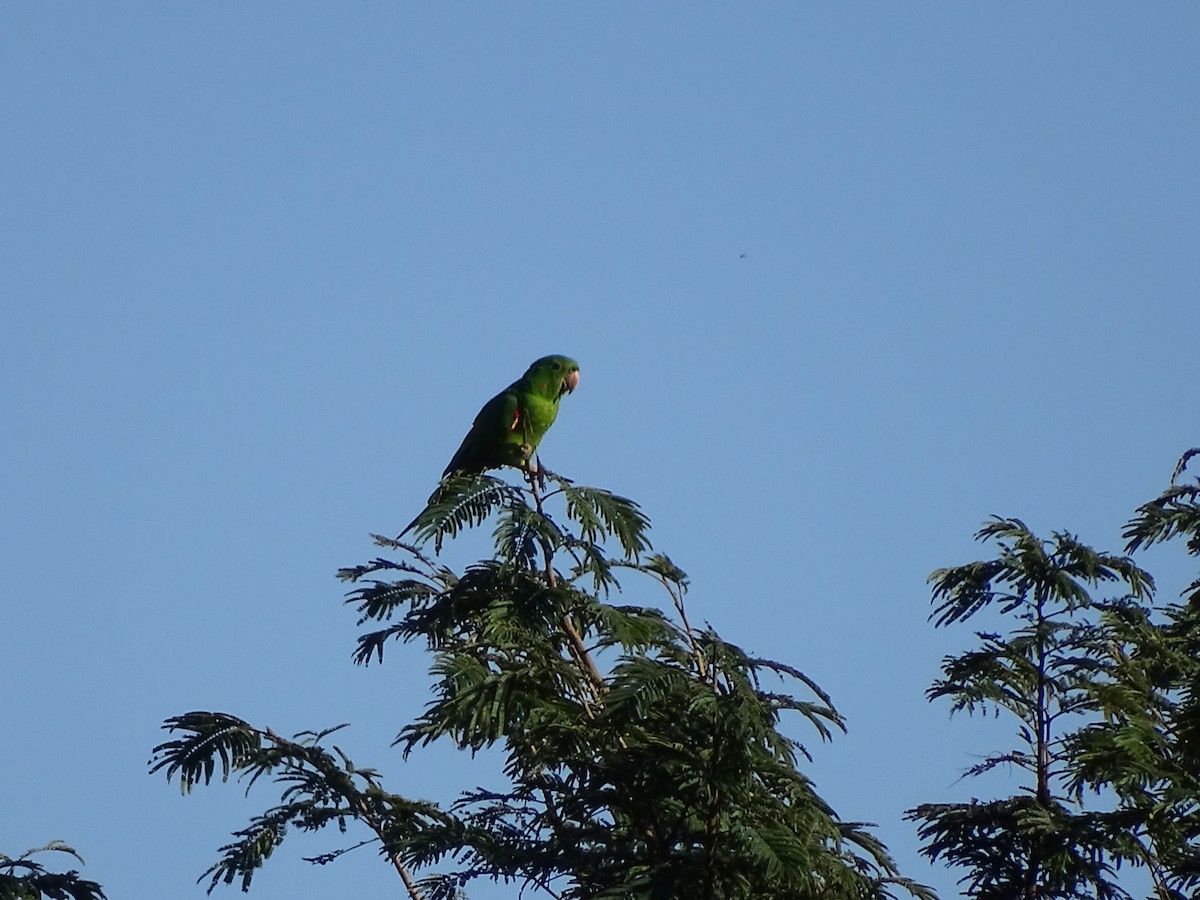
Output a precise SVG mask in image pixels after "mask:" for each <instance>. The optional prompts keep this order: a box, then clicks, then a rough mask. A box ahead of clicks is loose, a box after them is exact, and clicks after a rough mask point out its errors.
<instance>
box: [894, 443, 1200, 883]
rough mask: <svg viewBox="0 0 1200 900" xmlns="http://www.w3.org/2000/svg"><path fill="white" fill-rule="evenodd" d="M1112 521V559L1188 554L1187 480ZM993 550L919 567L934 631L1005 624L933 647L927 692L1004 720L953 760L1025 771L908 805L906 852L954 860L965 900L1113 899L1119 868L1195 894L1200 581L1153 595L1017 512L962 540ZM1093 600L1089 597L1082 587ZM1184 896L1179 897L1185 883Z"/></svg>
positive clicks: (1194, 545) (1198, 870)
mask: <svg viewBox="0 0 1200 900" xmlns="http://www.w3.org/2000/svg"><path fill="white" fill-rule="evenodd" d="M1196 453H1197V451H1189V452H1188V453H1187V454H1185V456H1184V457H1183V458H1182V459H1181V460H1180V464H1179V466H1178V467H1177V468H1176V470H1175V474H1174V476H1173V477H1172V480H1171V485H1170V487H1169V488H1168V489H1167V490H1166V491H1165V492H1164V493H1163V494H1162V495H1161V496H1159V497H1158V498H1156V499H1155V500H1153V501H1151V502H1150V503H1147V504H1144V505H1143V506H1142V507H1140V508H1139V510H1138V511H1137V513H1136V515H1135V517H1134V519H1133V520H1132V521H1131V522H1130V523H1129V525H1128V526H1127V527H1126V532H1125V537H1126V539H1127V541H1128V544H1127V547H1126V552H1134V551H1136V550H1138V549H1140V548H1142V547H1145V546H1148V545H1150V544H1153V543H1156V542H1158V541H1164V540H1170V539H1172V538H1174V537H1177V536H1185V537H1186V538H1187V539H1188V544H1187V546H1188V552H1189V553H1191V554H1193V555H1196V554H1200V537H1198V536H1200V507H1198V505H1197V499H1198V497H1200V486H1198V485H1183V484H1179V483H1177V482H1178V479H1179V477H1180V475H1181V474H1182V472H1183V471H1184V468H1185V467H1186V464H1187V461H1188V459H1189V458H1191V457H1192V456H1194V455H1196ZM978 537H979V538H980V539H981V540H987V541H991V542H993V543H994V544H995V545H996V547H997V549H998V552H997V554H996V556H995V557H994V558H993V559H989V560H985V561H981V562H974V563H969V564H967V565H963V566H958V567H955V568H951V569H941V570H938V571H937V572H935V573H934V574H933V575H932V576H931V577H930V580H931V581H932V582H933V585H934V589H933V601H934V603H935V610H934V613H933V615H932V616H931V618H933V619H934V621H935V623H936V624H937V625H938V626H943V625H948V624H951V623H955V622H960V621H965V620H966V619H969V618H971V617H973V616H975V615H976V614H978V613H979V612H981V611H983V610H985V609H992V610H995V611H996V612H997V613H998V614H999V615H1000V616H1002V617H1005V618H1006V619H1008V620H1010V621H1012V623H1013V625H1012V628H1011V629H1010V630H1008V631H1007V632H1006V633H1004V634H995V633H990V632H977V634H976V637H977V639H978V641H979V645H978V647H977V649H974V650H971V651H968V652H965V653H962V654H960V655H958V656H951V657H947V658H946V659H945V660H944V661H943V664H942V676H943V677H942V678H940V679H939V680H938V681H936V682H935V683H934V684H933V686H932V687H931V688H930V690H929V692H928V693H929V696H930V698H931V699H932V698H939V697H947V698H949V699H950V700H951V701H952V706H951V710H952V712H959V711H964V710H965V711H967V712H968V713H973V712H976V711H978V712H987V713H996V714H999V713H1004V714H1007V715H1009V716H1011V717H1013V718H1015V720H1016V722H1017V726H1018V727H1017V737H1018V740H1019V743H1018V746H1016V747H1015V748H1013V749H1010V750H1007V751H1004V752H1001V753H996V754H994V755H992V756H989V757H987V758H986V759H984V760H983V761H982V762H981V763H979V764H977V765H975V766H973V767H972V768H971V769H969V770H968V773H967V774H968V775H972V776H974V775H979V774H982V773H984V772H987V771H990V770H991V769H993V768H995V767H997V766H1001V765H1003V766H1012V767H1015V768H1016V769H1018V770H1020V771H1023V772H1025V773H1027V775H1028V776H1029V778H1030V781H1029V783H1027V784H1025V785H1023V786H1022V788H1021V791H1020V793H1019V794H1017V795H1016V796H1012V797H1008V798H1001V799H997V800H994V801H979V800H972V801H971V802H970V803H948V804H925V805H922V806H919V807H917V808H915V809H913V810H910V811H909V813H908V817H909V818H910V819H913V820H915V821H917V822H918V823H920V824H919V829H918V831H919V835H920V837H921V839H922V840H923V841H924V846H923V850H922V852H923V853H925V854H926V855H928V856H929V857H930V858H931V859H943V860H945V861H947V862H949V863H950V864H951V865H954V866H958V867H962V868H965V869H966V870H967V874H966V875H965V876H964V877H963V878H962V881H961V883H963V884H964V885H965V888H966V891H967V894H968V896H970V897H975V898H987V900H992V898H996V900H1000V898H1005V900H1008V898H1034V897H1037V898H1043V900H1045V898H1076V897H1078V898H1101V900H1104V898H1125V897H1130V896H1131V894H1130V893H1129V892H1128V890H1126V889H1125V888H1124V887H1122V886H1121V885H1120V884H1119V883H1118V881H1117V878H1116V876H1117V873H1118V870H1119V869H1120V868H1121V866H1123V865H1129V866H1137V867H1141V868H1144V869H1145V870H1146V871H1147V872H1148V873H1149V875H1150V877H1151V881H1152V884H1153V886H1154V887H1153V889H1154V892H1155V893H1154V896H1155V897H1156V898H1159V900H1187V898H1188V897H1189V896H1190V897H1192V898H1193V900H1195V898H1196V897H1197V896H1200V892H1197V890H1196V889H1197V887H1198V886H1200V843H1198V839H1200V774H1198V773H1200V766H1198V765H1197V763H1198V762H1200V753H1198V752H1197V749H1198V748H1200V703H1198V701H1200V627H1198V625H1200V616H1198V612H1200V611H1198V610H1197V606H1198V603H1197V600H1198V595H1197V591H1198V590H1200V579H1198V580H1197V581H1195V582H1193V583H1192V584H1191V585H1189V587H1188V588H1187V590H1186V591H1185V595H1186V596H1187V597H1188V600H1189V602H1188V603H1187V605H1185V606H1178V605H1170V606H1167V607H1165V608H1159V607H1155V606H1153V605H1151V604H1152V601H1153V592H1154V582H1153V580H1152V579H1151V577H1150V575H1149V574H1148V573H1147V572H1145V571H1144V570H1143V569H1141V568H1140V567H1138V566H1137V565H1135V564H1134V562H1133V561H1132V559H1131V558H1130V557H1128V556H1119V555H1112V554H1103V553H1097V552H1095V551H1093V550H1091V549H1090V548H1088V547H1086V546H1084V545H1083V544H1081V543H1080V542H1079V541H1078V540H1077V539H1076V538H1075V537H1074V536H1072V535H1070V534H1067V533H1065V532H1058V533H1055V534H1053V535H1052V536H1051V538H1050V539H1049V540H1042V539H1040V538H1038V537H1037V536H1036V535H1034V534H1033V533H1032V532H1030V530H1029V529H1028V528H1027V527H1026V526H1025V525H1024V524H1023V523H1022V522H1020V521H1019V520H1016V519H993V520H992V521H990V522H989V523H988V524H986V525H985V526H984V528H983V529H982V530H981V531H980V532H979V534H978ZM1102 587H1104V588H1108V589H1109V591H1110V596H1108V597H1106V598H1098V597H1095V596H1094V593H1095V591H1096V590H1097V589H1099V588H1102ZM1188 892H1191V893H1188Z"/></svg>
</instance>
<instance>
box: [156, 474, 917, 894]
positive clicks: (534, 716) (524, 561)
mask: <svg viewBox="0 0 1200 900" xmlns="http://www.w3.org/2000/svg"><path fill="white" fill-rule="evenodd" d="M550 482H551V488H550V490H549V492H548V493H545V492H544V490H543V489H539V488H538V486H536V485H532V486H531V487H530V488H528V489H521V488H517V487H513V486H512V485H509V484H507V483H505V482H504V481H502V480H501V479H499V478H495V477H493V476H488V475H480V476H474V477H464V476H450V477H448V478H447V479H445V480H444V481H443V482H442V484H441V485H440V486H439V489H438V491H436V492H435V494H434V496H433V498H431V501H430V503H429V505H428V506H427V508H426V509H425V510H424V511H423V512H422V513H421V515H419V516H418V517H417V519H416V520H415V521H414V522H413V525H412V527H413V528H415V531H414V536H415V539H416V541H417V543H405V542H403V541H401V540H399V539H391V538H385V537H382V536H378V535H377V536H375V541H376V544H377V545H378V546H379V547H380V548H382V549H383V551H384V552H385V553H386V554H387V556H381V557H378V558H376V559H374V560H372V561H371V562H369V563H366V564H363V565H360V566H355V567H352V568H347V569H343V570H342V571H341V572H340V573H339V574H340V575H341V577H342V578H344V579H346V580H347V581H349V582H351V583H352V584H354V585H355V586H354V588H353V589H352V590H351V592H350V594H349V597H348V601H347V602H348V603H349V604H350V605H351V606H352V607H353V608H354V609H355V611H356V612H357V614H358V616H359V620H358V621H359V624H360V625H363V626H366V627H367V630H366V631H365V632H364V633H363V634H362V635H360V637H359V639H358V645H357V648H356V649H355V651H354V654H353V656H354V660H355V661H356V662H358V663H360V664H363V665H367V664H369V663H372V662H374V663H382V662H384V660H385V658H386V657H387V655H388V654H389V653H391V652H392V651H391V649H389V648H390V647H391V646H392V645H393V644H395V643H406V642H414V641H415V642H419V643H422V644H423V645H424V647H425V649H426V650H427V651H428V652H429V653H430V654H431V656H432V665H431V668H432V672H433V674H434V675H435V684H434V693H433V698H432V699H431V701H430V703H429V704H428V705H427V707H426V708H425V711H424V712H423V713H422V714H421V715H420V716H419V717H417V718H416V719H415V720H414V721H411V722H408V723H406V724H403V725H402V726H401V727H400V729H399V734H398V736H397V743H398V744H399V746H400V747H401V748H402V749H403V752H404V754H405V756H406V757H407V756H408V755H409V754H410V753H412V752H413V751H414V750H415V749H417V748H419V747H422V746H424V745H427V744H431V743H435V742H444V741H448V742H450V744H451V745H453V746H454V747H457V748H458V749H462V750H470V751H474V750H478V749H481V748H486V747H497V748H500V749H501V750H502V752H503V754H504V758H505V769H504V771H505V775H506V779H507V780H506V781H505V783H503V784H500V785H495V786H492V787H490V788H479V789H475V790H471V791H466V792H464V793H463V794H462V795H461V797H460V799H459V800H458V801H457V802H456V803H454V804H452V805H451V806H450V807H449V808H444V809H443V808H439V807H437V806H434V805H433V804H429V803H423V802H418V801H414V800H412V799H408V798H405V797H402V796H400V795H397V794H392V793H390V792H388V791H386V790H385V789H384V788H383V786H382V783H381V779H380V777H379V775H378V774H377V773H376V772H375V771H373V770H370V769H360V768H357V767H355V766H354V765H353V764H352V763H351V761H350V759H349V757H348V756H347V755H346V753H345V752H343V751H342V750H341V749H340V748H339V747H337V746H330V747H329V748H328V749H327V748H326V746H325V744H326V743H327V739H328V738H329V736H330V735H331V734H332V733H333V732H334V731H336V730H337V729H328V730H326V731H324V732H320V733H316V734H313V733H309V734H306V735H301V736H299V737H298V738H297V739H285V738H283V737H281V736H280V735H278V734H276V733H275V732H273V731H271V730H270V729H263V728H257V727H254V726H251V725H250V724H248V723H247V722H244V721H242V720H241V719H238V718H235V717H233V716H229V715H226V714H223V713H205V712H195V713H187V714H185V715H182V716H176V717H174V718H172V719H169V720H168V721H167V722H166V724H165V725H164V727H165V728H166V729H167V730H168V731H170V732H171V733H172V734H173V735H175V737H173V739H171V740H168V741H166V742H164V743H162V744H160V745H159V746H158V747H156V748H155V751H154V758H153V759H152V760H151V766H152V769H153V770H155V771H163V772H164V773H165V774H166V775H167V777H168V778H175V779H178V781H179V784H180V786H181V788H182V789H183V790H184V791H185V792H187V791H190V790H191V789H192V788H194V787H195V786H196V785H198V784H200V783H208V782H209V781H210V780H211V779H212V778H213V777H215V776H216V775H217V774H218V773H219V774H220V777H222V778H223V779H224V778H229V777H230V776H232V775H237V776H239V777H245V778H248V779H249V781H250V783H251V784H253V783H254V782H255V781H257V780H259V779H260V778H263V777H264V776H266V777H268V778H270V779H273V780H274V781H275V782H276V783H277V784H279V785H280V786H281V788H282V790H281V796H280V803H279V804H278V805H276V806H273V807H270V808H269V809H267V810H266V811H265V812H264V813H262V814H261V815H259V816H256V817H254V818H253V819H252V820H251V822H250V823H249V825H248V826H247V827H246V828H244V829H241V830H239V831H237V832H235V833H234V836H233V841H232V842H231V843H229V844H227V845H226V846H224V847H222V848H221V850H220V853H221V857H220V859H219V861H218V862H217V863H215V864H214V865H213V866H212V868H210V869H209V871H208V872H207V873H205V876H202V878H203V877H208V878H209V889H210V890H211V889H212V888H213V887H215V886H216V885H217V884H219V883H222V882H224V883H232V882H234V881H238V882H239V883H240V885H241V886H242V887H243V888H246V887H248V886H249V885H250V883H251V880H252V878H253V875H254V873H255V872H256V871H257V870H258V868H259V867H261V866H262V865H263V864H264V862H265V861H266V860H267V859H268V858H269V857H270V856H271V854H272V853H273V852H274V850H275V849H276V848H277V847H278V846H279V844H280V843H281V842H282V841H283V839H284V837H285V835H286V833H287V829H288V828H300V829H302V830H318V829H322V828H324V827H325V826H327V825H329V824H331V823H336V825H337V826H338V827H339V828H344V827H346V825H347V823H349V822H351V821H354V822H357V823H359V824H360V825H362V826H365V828H366V832H367V833H366V837H365V840H363V841H361V842H359V843H356V844H352V845H351V846H349V847H346V848H343V849H334V850H332V851H330V852H329V853H327V854H324V855H322V856H320V857H317V858H315V860H314V861H317V862H322V863H323V862H328V861H330V860H332V859H333V858H335V857H337V856H339V855H340V854H341V853H343V852H345V850H346V849H353V847H355V846H360V845H362V844H365V843H370V844H373V845H374V846H376V847H377V848H378V849H379V850H380V852H381V853H382V854H383V855H384V856H385V858H387V859H388V860H389V861H390V862H391V864H392V865H393V866H394V867H395V869H396V871H397V873H398V874H399V875H400V877H401V878H402V879H403V880H404V882H405V885H406V887H407V890H408V892H409V895H410V896H411V897H423V898H453V897H458V896H461V895H462V891H463V889H464V887H465V886H468V885H470V884H471V883H472V882H473V881H475V880H477V879H481V878H482V879H490V880H495V881H502V882H513V883H517V884H520V885H522V886H523V888H524V889H525V890H534V891H543V892H545V893H546V894H548V895H549V896H553V897H558V898H563V900H568V898H585V897H586V898H618V897H620V898H647V900H650V898H664V900H666V898H684V897H686V898H698V900H705V898H709V900H718V898H763V897H771V898H778V900H801V898H814V897H822V898H845V900H849V898H864V900H865V898H886V897H896V896H898V895H899V893H904V894H908V895H913V896H916V897H919V898H927V900H928V898H932V897H933V894H932V892H930V891H929V890H928V889H926V888H924V887H922V886H920V885H916V884H914V883H912V882H911V881H909V880H907V879H905V878H903V877H901V876H900V875H899V874H898V873H897V871H896V869H895V866H894V865H893V863H892V861H891V859H890V858H889V856H888V854H887V852H886V850H885V848H884V847H883V845H882V844H881V843H880V842H879V841H878V840H877V839H876V838H875V837H874V836H873V835H872V834H871V833H870V832H869V831H868V830H867V826H864V825H863V824H861V823H857V822H847V821H843V820H842V819H840V818H839V817H838V816H837V814H836V813H835V812H834V811H833V810H832V809H831V808H830V807H829V805H828V804H827V803H825V801H824V800H823V799H822V798H821V797H820V796H819V795H818V794H817V793H816V791H815V790H814V788H813V785H812V783H811V782H810V780H809V779H808V778H807V777H806V776H805V775H804V774H803V773H802V772H801V771H800V770H799V768H798V764H799V762H800V761H801V760H803V759H805V758H806V757H807V752H806V750H805V748H804V747H803V746H802V745H801V744H800V743H799V742H798V741H797V740H796V739H795V738H793V737H791V736H789V735H788V734H787V733H785V731H783V730H781V728H782V726H783V724H784V720H785V718H788V719H794V720H795V721H796V722H799V723H803V724H804V725H806V726H807V727H808V728H809V729H811V730H812V732H813V733H814V734H815V735H816V736H817V737H818V738H819V739H821V740H826V739H829V738H830V737H831V736H832V734H833V733H834V732H835V731H837V730H839V729H841V728H842V719H841V717H840V716H839V714H838V713H837V711H836V710H835V709H834V707H833V705H832V703H831V702H830V699H829V697H828V696H827V695H826V694H825V693H824V692H823V691H822V690H821V689H820V688H819V687H818V686H817V685H816V683H815V682H813V681H812V680H810V679H809V678H807V677H806V676H805V675H804V674H803V673H802V672H800V671H799V670H798V669H795V668H793V667H792V666H789V665H786V664H783V663H779V662H775V661H772V660H765V659H758V658H755V657H753V656H752V655H750V654H748V653H746V652H745V651H744V650H742V649H740V648H739V647H737V646H736V645H734V644H732V643H729V642H728V641H726V640H724V639H723V638H722V637H721V636H720V635H718V634H717V633H716V632H715V631H713V630H712V629H711V628H705V629H695V628H693V627H692V626H691V625H690V624H689V622H688V620H687V616H686V610H685V607H684V595H685V593H686V591H687V578H686V576H685V575H684V573H683V572H682V570H680V569H679V568H678V567H677V566H676V565H675V564H674V563H673V562H671V560H670V559H668V558H667V557H665V556H663V555H661V554H652V553H651V545H650V541H649V538H648V534H647V529H648V524H649V523H648V520H647V518H646V516H645V515H644V514H643V513H642V511H641V510H640V509H639V508H638V506H637V505H636V504H635V503H633V502H632V501H630V500H627V499H625V498H622V497H619V496H616V495H614V494H612V493H610V492H608V491H603V490H598V489H595V488H588V487H582V486H579V485H575V484H572V483H571V482H569V481H567V480H565V479H561V478H558V477H556V476H550ZM548 502H554V503H555V504H557V508H560V509H561V516H562V518H561V519H558V518H556V517H555V516H554V515H551V514H550V512H548V510H547V503H548ZM493 517H494V519H495V521H496V525H495V528H494V531H493V535H492V536H493V553H492V556H491V557H490V558H487V559H483V560H481V561H479V562H477V563H475V564H473V565H470V566H467V567H466V568H465V569H463V570H462V571H452V570H451V569H450V568H448V567H446V566H445V565H443V564H442V563H440V562H439V561H438V560H437V558H436V557H435V556H430V555H427V553H426V552H425V550H424V549H423V548H424V547H425V546H427V545H430V544H431V545H432V547H433V551H434V553H435V554H436V553H437V552H439V551H440V550H441V548H442V547H443V543H444V541H446V540H447V539H451V538H454V537H456V536H457V535H459V534H460V533H461V532H463V531H464V530H465V529H468V528H472V527H477V526H479V525H481V524H482V523H484V522H485V521H487V520H489V519H490V518H493ZM618 575H621V576H622V578H624V577H625V576H626V575H628V576H629V577H630V578H631V579H635V578H641V579H645V580H646V583H647V584H649V585H651V586H654V585H657V586H658V588H659V589H661V590H662V591H663V592H664V593H665V597H666V598H668V599H669V600H670V607H671V610H670V611H669V612H664V611H663V610H661V609H659V608H657V607H656V606H654V605H651V604H649V603H645V602H640V603H635V604H623V605H618V604H615V603H612V602H611V600H612V599H613V597H614V596H616V595H619V594H621V592H622V585H621V584H620V583H619V582H618V578H617V576H618ZM339 727H341V726H339Z"/></svg>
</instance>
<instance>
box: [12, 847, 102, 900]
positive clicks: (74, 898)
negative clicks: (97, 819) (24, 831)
mask: <svg viewBox="0 0 1200 900" xmlns="http://www.w3.org/2000/svg"><path fill="white" fill-rule="evenodd" d="M45 853H65V854H66V855H68V856H71V857H74V858H75V859H76V860H78V861H79V862H80V863H82V862H83V858H82V857H81V856H80V855H79V854H78V853H76V852H75V851H74V850H73V849H72V848H71V847H68V846H67V845H66V844H64V843H62V842H61V841H51V842H50V843H49V844H47V845H46V846H44V847H35V848H34V849H32V850H26V851H25V852H24V853H22V854H21V855H20V856H5V855H4V854H3V853H0V900H41V898H43V897H44V898H47V900H106V898H105V896H104V891H103V890H102V889H101V887H100V885H99V884H97V883H96V882H94V881H88V880H87V879H86V878H80V877H79V873H78V872H77V871H75V870H74V869H72V870H70V871H68V872H52V871H50V870H49V869H47V868H46V867H45V866H43V865H42V864H41V863H40V862H37V861H36V860H35V859H34V857H36V856H39V855H41V854H45Z"/></svg>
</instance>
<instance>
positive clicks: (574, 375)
mask: <svg viewBox="0 0 1200 900" xmlns="http://www.w3.org/2000/svg"><path fill="white" fill-rule="evenodd" d="M577 387H579V370H578V369H575V370H574V371H572V372H568V373H567V376H566V378H564V379H563V383H562V390H560V391H559V392H558V396H560V397H561V396H562V395H563V394H573V393H575V388H577Z"/></svg>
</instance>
